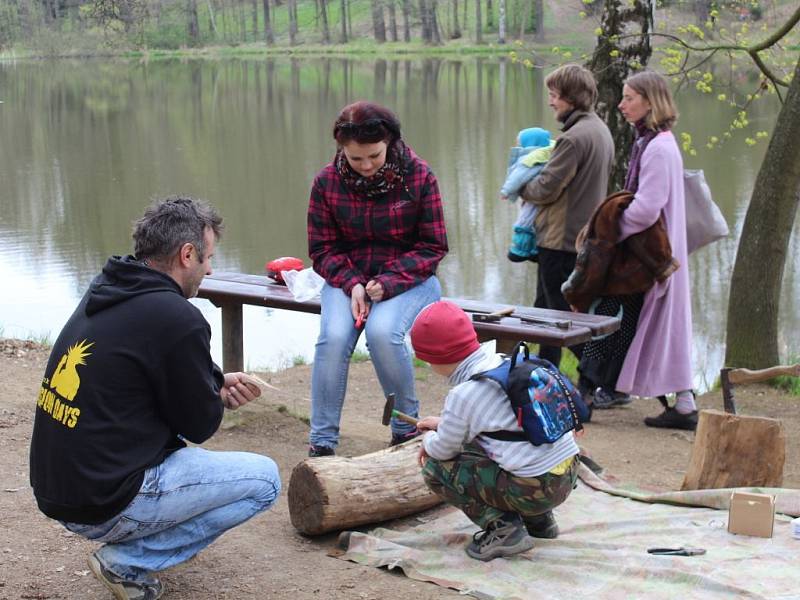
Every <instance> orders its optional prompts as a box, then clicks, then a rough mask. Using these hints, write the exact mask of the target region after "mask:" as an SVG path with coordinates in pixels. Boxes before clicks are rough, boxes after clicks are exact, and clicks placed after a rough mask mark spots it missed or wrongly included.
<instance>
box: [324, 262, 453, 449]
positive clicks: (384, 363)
mask: <svg viewBox="0 0 800 600" xmlns="http://www.w3.org/2000/svg"><path fill="white" fill-rule="evenodd" d="M441 296H442V288H441V286H440V285H439V280H438V279H437V278H436V277H435V276H433V277H429V278H428V279H426V280H425V281H423V282H422V283H421V284H419V285H418V286H416V287H413V288H411V289H410V290H407V291H405V292H403V293H402V294H400V295H398V296H395V297H393V298H389V299H388V300H382V301H381V302H375V303H374V304H373V305H372V306H371V307H370V312H369V316H368V317H367V321H366V325H365V327H364V330H365V331H366V335H367V347H368V348H369V354H370V357H371V359H372V364H373V365H374V366H375V373H376V374H377V375H378V380H379V381H380V384H381V387H382V388H383V393H384V395H388V394H395V408H396V409H397V410H399V411H400V412H404V413H406V414H408V415H411V416H414V417H415V416H417V415H418V413H419V402H418V401H417V397H416V394H415V392H414V364H413V362H412V360H411V358H412V357H411V352H410V350H409V348H408V345H407V344H406V334H407V333H408V330H409V329H411V325H413V323H414V319H415V318H416V317H417V315H418V314H419V312H420V311H421V310H422V309H423V308H425V307H426V306H428V304H431V303H433V302H436V301H437V300H439V298H441ZM320 300H321V305H322V318H321V320H320V331H319V339H318V340H317V346H316V350H315V353H314V366H313V372H312V375H311V435H310V436H309V442H311V444H312V445H314V446H327V447H330V448H335V447H336V445H337V443H338V442H339V421H340V419H341V416H342V405H343V404H344V397H345V393H346V391H347V374H348V371H349V369H350V356H351V355H352V354H353V350H354V349H355V347H356V342H357V341H358V337H359V336H360V335H361V332H360V331H359V330H358V329H356V328H355V327H354V321H353V313H352V312H351V310H350V296H348V295H347V294H345V293H344V292H343V291H342V290H341V289H340V288H335V287H331V286H330V285H328V284H327V283H326V284H325V285H324V286H323V288H322V293H321V298H320ZM413 429H414V426H413V425H409V424H407V423H403V422H402V421H398V420H397V419H392V432H393V433H395V434H404V433H409V432H411V431H413Z"/></svg>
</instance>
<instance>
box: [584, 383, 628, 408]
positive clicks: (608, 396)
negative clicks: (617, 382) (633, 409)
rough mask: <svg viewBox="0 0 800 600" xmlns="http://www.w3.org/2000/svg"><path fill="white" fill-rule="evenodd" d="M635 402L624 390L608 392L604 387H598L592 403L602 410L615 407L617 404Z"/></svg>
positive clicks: (623, 404)
mask: <svg viewBox="0 0 800 600" xmlns="http://www.w3.org/2000/svg"><path fill="white" fill-rule="evenodd" d="M631 402H633V400H632V399H631V397H630V396H629V395H628V394H624V393H622V392H608V391H606V390H604V389H603V388H600V387H599V388H597V389H596V390H595V391H594V395H593V396H592V405H593V406H594V407H595V408H597V409H600V410H604V409H606V408H614V407H615V406H625V405H626V404H630V403H631Z"/></svg>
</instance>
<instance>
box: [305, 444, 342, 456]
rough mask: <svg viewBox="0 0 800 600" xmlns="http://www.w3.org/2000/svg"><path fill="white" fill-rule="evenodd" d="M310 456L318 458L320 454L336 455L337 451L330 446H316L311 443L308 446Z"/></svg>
mask: <svg viewBox="0 0 800 600" xmlns="http://www.w3.org/2000/svg"><path fill="white" fill-rule="evenodd" d="M308 456H309V457H311V458H317V457H319V456H336V451H335V450H334V449H333V448H331V447H330V446H315V445H314V444H310V445H309V446H308Z"/></svg>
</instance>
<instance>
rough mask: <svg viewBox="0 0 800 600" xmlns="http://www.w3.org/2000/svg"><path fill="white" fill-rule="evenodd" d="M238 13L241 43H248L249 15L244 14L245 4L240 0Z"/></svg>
mask: <svg viewBox="0 0 800 600" xmlns="http://www.w3.org/2000/svg"><path fill="white" fill-rule="evenodd" d="M237 8H238V12H239V41H240V42H246V41H247V15H246V14H245V12H244V2H243V1H242V0H239V5H238V7H237Z"/></svg>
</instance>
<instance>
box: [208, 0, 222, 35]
mask: <svg viewBox="0 0 800 600" xmlns="http://www.w3.org/2000/svg"><path fill="white" fill-rule="evenodd" d="M206 6H207V7H208V24H209V26H210V27H211V31H212V32H213V33H214V39H215V40H216V39H217V38H218V37H219V32H218V31H217V21H216V19H215V18H214V7H213V6H212V5H211V0H206Z"/></svg>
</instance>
